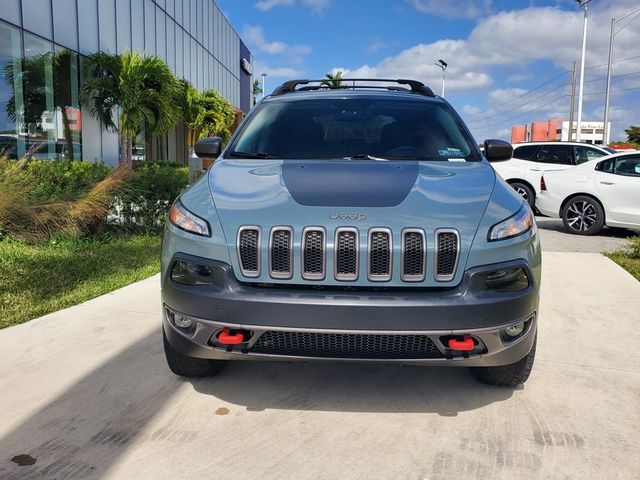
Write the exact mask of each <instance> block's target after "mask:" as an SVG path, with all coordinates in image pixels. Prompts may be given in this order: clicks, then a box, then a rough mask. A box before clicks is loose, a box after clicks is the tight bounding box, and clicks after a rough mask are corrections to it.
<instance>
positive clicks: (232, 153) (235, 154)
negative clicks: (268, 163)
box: [229, 151, 269, 158]
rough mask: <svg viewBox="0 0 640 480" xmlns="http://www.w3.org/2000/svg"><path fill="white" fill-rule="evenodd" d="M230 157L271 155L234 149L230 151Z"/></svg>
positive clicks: (266, 156) (265, 156) (267, 156)
mask: <svg viewBox="0 0 640 480" xmlns="http://www.w3.org/2000/svg"><path fill="white" fill-rule="evenodd" d="M229 156H230V157H233V158H269V155H267V154H266V153H262V152H238V151H234V152H231V153H229Z"/></svg>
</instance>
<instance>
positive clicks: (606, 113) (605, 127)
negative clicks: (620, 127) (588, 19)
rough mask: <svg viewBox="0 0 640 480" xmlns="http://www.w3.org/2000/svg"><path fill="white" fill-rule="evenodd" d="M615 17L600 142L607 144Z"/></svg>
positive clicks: (612, 27) (610, 38)
mask: <svg viewBox="0 0 640 480" xmlns="http://www.w3.org/2000/svg"><path fill="white" fill-rule="evenodd" d="M615 28H616V19H615V18H612V19H611V36H610V37H609V64H608V66H607V88H606V93H605V95H604V125H603V130H602V131H603V135H602V143H604V144H605V145H607V144H609V141H610V136H611V132H610V131H609V128H608V126H609V95H610V94H611V66H612V64H613V38H614V36H615Z"/></svg>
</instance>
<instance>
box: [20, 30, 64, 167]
mask: <svg viewBox="0 0 640 480" xmlns="http://www.w3.org/2000/svg"><path fill="white" fill-rule="evenodd" d="M22 81H23V88H24V109H23V118H22V124H23V125H22V128H23V130H24V132H25V133H26V136H27V153H28V155H31V156H33V157H35V158H41V159H52V158H56V156H57V152H56V133H57V124H56V112H55V106H54V101H53V92H54V86H53V52H52V44H51V42H48V41H47V40H43V39H41V38H39V37H36V36H34V35H31V34H29V33H25V35H24V58H23V59H22Z"/></svg>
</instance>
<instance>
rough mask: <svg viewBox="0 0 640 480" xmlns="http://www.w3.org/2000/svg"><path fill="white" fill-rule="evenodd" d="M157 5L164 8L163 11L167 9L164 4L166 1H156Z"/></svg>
mask: <svg viewBox="0 0 640 480" xmlns="http://www.w3.org/2000/svg"><path fill="white" fill-rule="evenodd" d="M156 4H157V5H158V6H159V7H160V8H162V9H163V10H164V9H165V7H166V5H165V3H164V0H156Z"/></svg>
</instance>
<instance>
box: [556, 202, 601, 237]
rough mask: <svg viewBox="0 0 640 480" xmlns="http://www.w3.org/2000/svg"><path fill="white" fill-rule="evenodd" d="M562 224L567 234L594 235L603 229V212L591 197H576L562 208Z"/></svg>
mask: <svg viewBox="0 0 640 480" xmlns="http://www.w3.org/2000/svg"><path fill="white" fill-rule="evenodd" d="M562 223H564V228H566V229H567V231H569V233H574V234H576V235H595V234H596V233H598V232H599V231H600V230H602V227H604V210H603V209H602V206H601V205H600V203H599V202H598V201H597V200H596V199H594V198H593V197H588V196H587V195H578V196H576V197H573V198H572V199H570V200H569V201H568V202H567V203H566V204H565V206H564V207H562Z"/></svg>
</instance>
